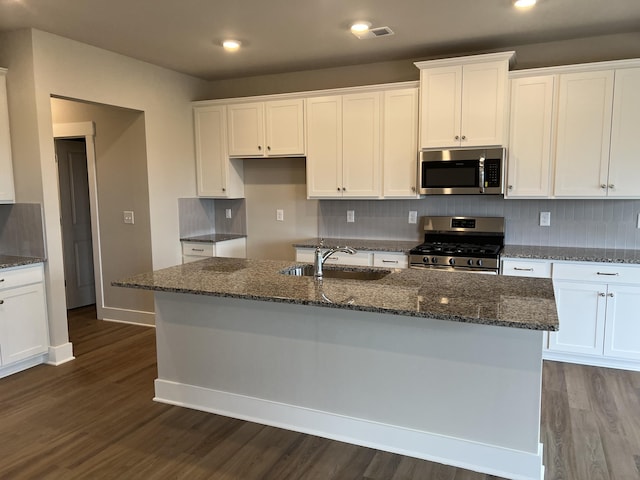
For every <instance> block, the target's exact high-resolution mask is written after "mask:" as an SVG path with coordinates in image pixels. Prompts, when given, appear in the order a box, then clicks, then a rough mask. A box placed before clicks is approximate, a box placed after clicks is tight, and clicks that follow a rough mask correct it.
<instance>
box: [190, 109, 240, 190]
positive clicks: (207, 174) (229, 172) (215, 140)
mask: <svg viewBox="0 0 640 480" xmlns="http://www.w3.org/2000/svg"><path fill="white" fill-rule="evenodd" d="M193 113H194V129H195V143H196V176H197V191H198V196H200V197H214V198H242V197H244V168H243V167H244V166H243V164H242V162H241V161H239V160H231V159H229V156H228V153H227V130H226V107H225V106H224V105H213V106H195V107H194V109H193Z"/></svg>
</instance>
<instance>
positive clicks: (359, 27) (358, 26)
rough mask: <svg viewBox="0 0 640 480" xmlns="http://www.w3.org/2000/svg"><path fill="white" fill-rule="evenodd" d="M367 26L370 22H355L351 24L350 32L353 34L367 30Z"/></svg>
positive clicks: (369, 25)
mask: <svg viewBox="0 0 640 480" xmlns="http://www.w3.org/2000/svg"><path fill="white" fill-rule="evenodd" d="M369 27H371V22H356V23H354V24H353V25H351V33H353V34H354V35H356V34H358V33H363V32H366V31H367V30H369Z"/></svg>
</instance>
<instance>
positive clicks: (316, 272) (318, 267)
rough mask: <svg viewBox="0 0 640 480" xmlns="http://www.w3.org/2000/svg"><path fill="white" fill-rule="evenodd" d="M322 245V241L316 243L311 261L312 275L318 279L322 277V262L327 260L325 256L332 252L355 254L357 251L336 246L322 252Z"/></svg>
mask: <svg viewBox="0 0 640 480" xmlns="http://www.w3.org/2000/svg"><path fill="white" fill-rule="evenodd" d="M322 246H323V242H322V241H321V242H320V245H318V246H317V247H316V251H315V253H314V256H313V258H314V261H313V276H314V277H315V278H316V279H318V280H320V279H322V266H323V265H324V262H326V261H327V258H329V257H330V256H331V255H333V254H334V253H338V252H342V253H348V254H349V255H355V254H356V253H357V252H356V251H355V250H354V249H353V248H351V247H336V248H330V249H329V250H327V251H326V252H324V253H322V250H321V248H322Z"/></svg>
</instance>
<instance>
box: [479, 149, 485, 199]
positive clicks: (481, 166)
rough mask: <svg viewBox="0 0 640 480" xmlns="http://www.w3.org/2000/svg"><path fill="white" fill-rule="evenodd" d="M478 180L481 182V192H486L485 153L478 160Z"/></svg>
mask: <svg viewBox="0 0 640 480" xmlns="http://www.w3.org/2000/svg"><path fill="white" fill-rule="evenodd" d="M478 181H479V183H480V193H484V155H483V156H481V157H480V160H479V161H478Z"/></svg>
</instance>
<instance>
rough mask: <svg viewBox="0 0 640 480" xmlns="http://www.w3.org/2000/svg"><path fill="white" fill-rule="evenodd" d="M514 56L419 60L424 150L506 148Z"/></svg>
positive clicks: (508, 53) (417, 64)
mask: <svg viewBox="0 0 640 480" xmlns="http://www.w3.org/2000/svg"><path fill="white" fill-rule="evenodd" d="M512 56H513V52H505V53H499V54H489V55H477V56H473V57H461V58H454V59H446V60H433V61H426V62H417V63H416V64H415V65H416V66H417V67H418V68H420V96H421V97H420V98H421V99H420V125H421V126H420V148H422V149H428V148H455V147H476V146H487V145H502V144H503V143H504V142H503V140H504V130H505V118H506V113H507V112H506V111H505V109H506V106H507V77H508V71H509V59H510V58H511V57H512Z"/></svg>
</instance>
